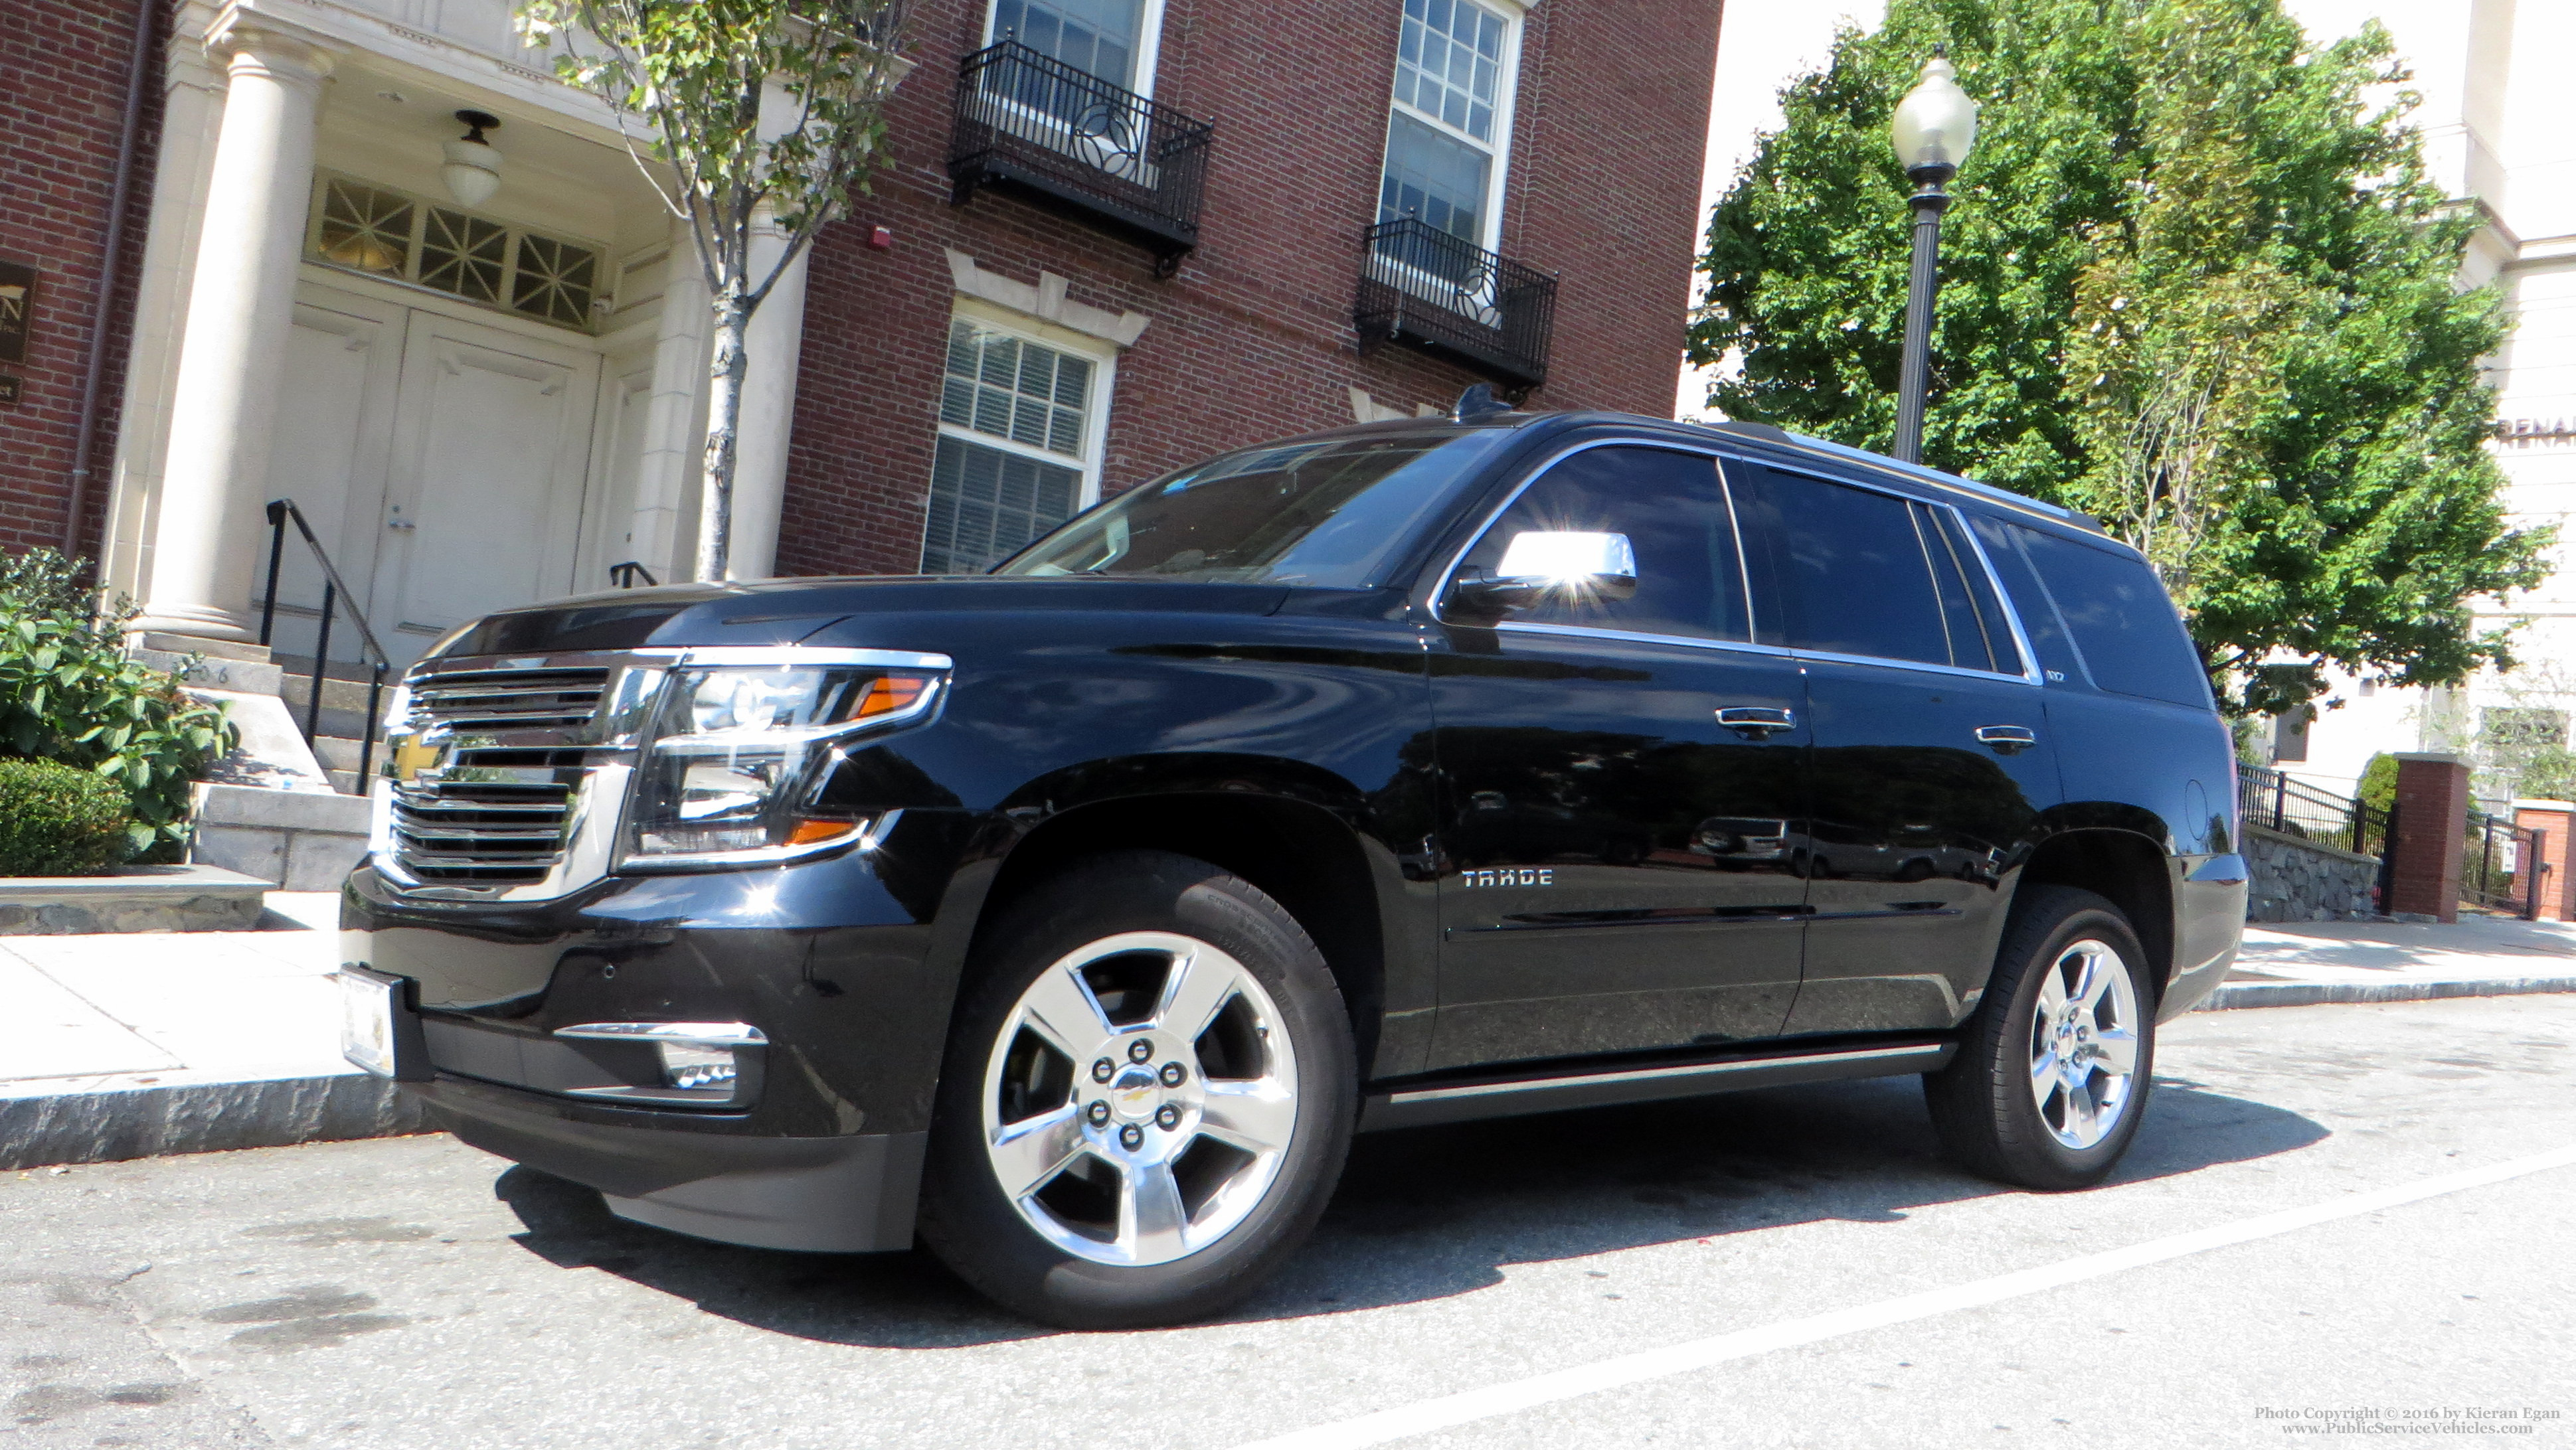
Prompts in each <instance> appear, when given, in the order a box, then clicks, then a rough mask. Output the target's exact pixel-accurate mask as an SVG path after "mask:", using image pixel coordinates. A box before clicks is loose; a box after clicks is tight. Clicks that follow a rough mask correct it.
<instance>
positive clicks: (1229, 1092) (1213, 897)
mask: <svg viewBox="0 0 2576 1450" xmlns="http://www.w3.org/2000/svg"><path fill="white" fill-rule="evenodd" d="M947 1061H948V1067H947V1070H946V1071H945V1072H944V1073H943V1075H942V1081H941V1084H940V1090H939V1101H938V1107H937V1112H936V1115H935V1117H934V1121H933V1124H932V1129H931V1161H930V1164H929V1172H928V1177H927V1180H926V1181H925V1183H924V1194H923V1199H924V1201H923V1220H922V1237H923V1238H924V1239H925V1240H926V1241H927V1242H928V1243H929V1244H930V1246H931V1248H932V1249H933V1251H935V1252H936V1253H938V1254H939V1256H940V1257H941V1258H942V1259H943V1260H945V1261H946V1262H947V1263H948V1264H949V1266H950V1267H951V1268H953V1269H955V1270H956V1271H957V1273H958V1274H959V1275H960V1276H961V1277H962V1278H964V1279H966V1280H967V1282H969V1283H971V1284H973V1285H974V1286H975V1287H976V1288H978V1289H980V1290H982V1291H983V1292H984V1293H986V1294H987V1295H989V1296H991V1297H992V1298H994V1299H996V1300H999V1301H1000V1302H1001V1303H1003V1304H1005V1305H1007V1306H1009V1307H1011V1308H1013V1309H1016V1310H1019V1311H1020V1312H1022V1313H1024V1314H1028V1315H1030V1316H1031V1317H1033V1318H1037V1319H1042V1320H1045V1321H1047V1322H1049V1323H1054V1324H1061V1325H1064V1326H1066V1327H1069V1328H1125V1327H1133V1326H1139V1325H1150V1324H1168V1323H1175V1322H1179V1321H1182V1320H1187V1319H1195V1318H1200V1317H1204V1316H1206V1315H1208V1314H1212V1313H1215V1312H1217V1311H1218V1310H1220V1309H1222V1308H1224V1307H1225V1306H1226V1305H1228V1304H1230V1303H1232V1302H1234V1301H1235V1300H1237V1299H1239V1298H1241V1297H1242V1296H1243V1295H1245V1294H1247V1293H1249V1292H1251V1291H1252V1289H1253V1288H1254V1287H1255V1286H1256V1285H1257V1284H1258V1283H1259V1282H1260V1281H1261V1279H1262V1278H1263V1277H1265V1276H1266V1275H1267V1274H1268V1273H1270V1272H1271V1271H1272V1270H1273V1269H1275V1268H1276V1267H1277V1266H1278V1264H1279V1262H1280V1261H1281V1260H1282V1259H1284V1258H1285V1257H1286V1255H1287V1254H1288V1253H1290V1252H1291V1251H1293V1250H1294V1249H1295V1248H1296V1246H1297V1244H1298V1242H1299V1241H1301V1240H1302V1239H1303V1238H1304V1237H1305V1235H1306V1233H1307V1231H1308V1230H1309V1229H1310V1228H1311V1227H1312V1226H1313V1224H1314V1221H1315V1219H1316V1217H1317V1216H1318V1215H1319V1214H1320V1213H1321V1212H1322V1210H1323V1206H1324V1202H1325V1199H1326V1198H1327V1197H1328V1196H1329V1195H1330V1194H1331V1191H1332V1187H1333V1184H1334V1182H1335V1181H1336V1180H1337V1179H1338V1178H1339V1176H1340V1172H1341V1163H1342V1158H1343V1155H1344V1153H1345V1152H1346V1151H1347V1149H1348V1146H1349V1138H1350V1128H1351V1118H1352V1115H1353V1110H1354V1102H1355V1098H1356V1091H1355V1087H1354V1080H1355V1079H1354V1072H1355V1069H1354V1067H1353V1059H1352V1049H1351V1037H1350V1024H1349V1020H1348V1018H1347V1017H1346V1016H1345V1015H1344V1012H1343V1008H1342V1003H1341V998H1340V994H1339V992H1338V991H1337V990H1335V988H1334V985H1333V981H1332V978H1331V975H1330V973H1329V972H1328V971H1327V970H1326V968H1325V966H1324V963H1323V960H1322V958H1321V956H1320V955H1319V954H1318V953H1317V952H1316V950H1315V947H1314V944H1313V943H1312V942H1311V941H1310V940H1308V939H1307V937H1306V934H1305V932H1304V931H1303V930H1302V929H1300V928H1299V927H1298V925H1297V923H1296V921H1295V920H1294V919H1293V918H1291V917H1290V916H1289V915H1288V914H1287V913H1286V912H1285V911H1283V910H1281V909H1280V907H1279V905H1278V904H1277V903H1276V902H1274V901H1272V900H1271V899H1270V898H1269V897H1267V896H1265V895H1263V894H1262V893H1261V892H1260V891H1259V890H1257V889H1255V888H1254V887H1253V886H1251V885H1250V884H1249V883H1247V882H1245V881H1242V880H1240V879H1238V878H1236V877H1233V876H1230V875H1227V874H1226V873H1224V872H1223V871H1220V870H1218V869H1217V868H1216V867H1214V866H1211V865H1208V864H1207V863H1205V862H1201V861H1195V860H1191V859H1189V858H1186V857H1182V856H1176V855H1170V854H1167V853H1162V852H1125V853H1120V854H1118V855H1115V856H1107V857H1102V858H1099V859H1097V860H1095V861H1092V862H1088V863H1085V864H1084V865H1082V866H1079V867H1077V868H1075V869H1074V870H1072V871H1070V872H1068V873H1066V874H1065V875H1063V876H1060V877H1058V878H1056V879H1055V880H1053V881H1051V882H1048V883H1046V884H1045V885H1043V886H1041V887H1039V888H1037V889H1036V890H1035V891H1034V892H1032V893H1031V894H1030V895H1029V896H1028V897H1026V898H1024V899H1022V900H1021V901H1020V902H1019V903H1017V904H1016V905H1014V906H1013V907H1012V908H1011V909H1010V910H1009V912H1008V913H1007V914H1006V915H1005V916H1004V917H1003V918H1001V919H1000V920H999V921H997V922H996V923H995V924H994V926H993V927H992V928H991V929H990V930H988V931H987V933H986V934H985V937H984V939H983V945H982V946H980V947H979V951H978V960H977V961H976V963H975V964H974V977H973V985H972V986H971V987H970V989H969V992H968V997H967V1000H966V1001H964V1002H963V1003H961V1005H960V1010H959V1012H958V1015H957V1019H956V1022H955V1026H954V1028H953V1030H952V1032H951V1034H950V1040H949V1047H948V1059H947Z"/></svg>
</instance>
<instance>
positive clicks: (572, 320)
mask: <svg viewBox="0 0 2576 1450" xmlns="http://www.w3.org/2000/svg"><path fill="white" fill-rule="evenodd" d="M598 274H599V254H598V253H596V252H593V251H590V250H589V249H587V248H584V247H576V246H573V245H572V244H571V243H569V242H558V241H556V240H554V239H553V238H551V237H539V236H529V235H522V236H521V237H520V238H519V264H518V271H517V276H516V277H515V278H514V279H513V282H512V286H511V293H510V305H511V306H512V307H515V308H517V309H518V310H519V311H521V312H525V313H528V314H529V315H531V316H534V317H542V318H544V319H546V320H547V321H548V322H558V323H561V324H563V325H564V326H566V327H584V326H587V325H589V322H590V299H591V294H592V291H593V289H594V288H596V287H597V285H598Z"/></svg>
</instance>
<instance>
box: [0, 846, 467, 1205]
mask: <svg viewBox="0 0 2576 1450" xmlns="http://www.w3.org/2000/svg"><path fill="white" fill-rule="evenodd" d="M266 902H267V911H266V913H265V914H264V916H263V917H262V927H263V929H262V930H257V931H209V932H175V933H134V934H123V935H113V936H13V937H0V1022H5V1023H7V1024H8V1035H7V1037H6V1038H5V1039H0V1169H5V1168H25V1167H30V1166H35V1165H41V1164H53V1163H99V1162H109V1161H114V1160H118V1159H125V1158H145V1157H152V1156H155V1155H158V1154H163V1153H200V1152H209V1151H213V1150H217V1149H225V1148H268V1147H277V1146H281V1145H284V1144H288V1143H311V1142H322V1141H326V1140H330V1139H337V1138H372V1137H382V1136H385V1135H388V1134H393V1133H408V1132H418V1131H421V1129H420V1125H419V1121H418V1117H417V1114H416V1113H414V1112H412V1111H411V1110H410V1109H409V1108H408V1107H407V1106H406V1105H404V1104H403V1103H402V1102H401V1101H400V1100H399V1099H398V1098H396V1097H395V1095H394V1093H393V1091H392V1085H391V1084H389V1083H386V1082H383V1081H381V1080H379V1079H377V1078H373V1077H369V1076H367V1075H366V1074H365V1073H362V1072H360V1071H358V1070H357V1069H356V1068H354V1067H351V1066H350V1065H349V1064H348V1063H347V1062H345V1061H343V1060H342V1059H341V1057H340V999H339V992H338V989H337V988H336V986H335V985H334V984H333V983H332V981H331V974H332V972H333V971H335V970H336V969H337V968H338V966H339V955H340V954H339V929H338V921H337V913H338V910H339V902H340V898H339V893H337V892H330V891H315V892H289V891H272V892H270V893H268V896H267V898H266Z"/></svg>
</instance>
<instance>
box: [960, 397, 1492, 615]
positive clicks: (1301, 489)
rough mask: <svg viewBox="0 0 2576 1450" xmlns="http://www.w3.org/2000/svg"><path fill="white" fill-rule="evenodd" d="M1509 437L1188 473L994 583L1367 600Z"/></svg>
mask: <svg viewBox="0 0 2576 1450" xmlns="http://www.w3.org/2000/svg"><path fill="white" fill-rule="evenodd" d="M1511 431H1512V430H1510V429H1508V428H1478V429H1474V430H1472V431H1469V432H1447V431H1443V432H1437V433H1434V432H1427V431H1426V432H1418V433H1395V434H1379V435H1376V436H1361V437H1349V438H1326V439H1318V440H1314V441H1309V442H1302V443H1277V444H1272V445H1269V446H1267V447H1263V448H1252V449H1246V450H1245V451H1243V452H1241V453H1229V454H1226V455H1225V456H1223V457H1221V458H1217V459H1214V460H1211V461H1209V462H1206V463H1202V464H1199V465H1197V466H1196V467H1193V468H1185V469H1182V470H1181V471H1180V472H1178V473H1174V474H1169V475H1167V476H1165V477H1163V478H1160V479H1157V480H1155V481H1154V482H1152V483H1149V484H1146V485H1144V486H1142V487H1140V488H1135V489H1131V490H1129V491H1128V492H1126V493H1123V494H1120V495H1119V496H1118V497H1116V498H1114V499H1112V500H1110V501H1109V502H1107V503H1105V504H1102V505H1101V506H1100V507H1098V508H1095V509H1093V510H1091V511H1090V512H1089V513H1086V514H1083V515H1082V516H1081V517H1079V518H1076V519H1073V520H1072V521H1070V522H1068V523H1066V524H1065V525H1064V526H1063V527H1061V528H1059V529H1057V530H1056V531H1055V532H1054V533H1052V534H1049V535H1047V536H1046V537H1045V538H1043V539H1040V540H1038V541H1037V542H1036V543H1034V544H1031V545H1030V546H1029V547H1028V548H1027V549H1025V550H1023V551H1021V552H1020V553H1019V554H1017V555H1016V556H1014V557H1012V558H1010V559H1008V560H1006V561H1004V562H1003V563H1002V564H1001V565H1000V566H998V567H996V568H995V569H994V570H993V572H994V573H996V574H1023V575H1027V574H1035V575H1052V574H1114V575H1121V576H1126V577H1131V578H1133V577H1142V578H1151V579H1194V580H1204V581H1213V582H1219V583H1243V584H1302V585H1306V586H1309V587H1312V588H1319V589H1362V588H1368V587H1370V586H1372V585H1375V584H1378V583H1381V582H1383V580H1382V575H1383V572H1384V571H1385V570H1387V569H1389V568H1391V567H1393V566H1394V564H1395V562H1396V558H1397V556H1398V554H1399V553H1400V551H1401V550H1402V549H1403V548H1404V546H1405V544H1406V543H1407V542H1408V541H1410V540H1411V539H1412V537H1413V535H1414V533H1415V532H1416V530H1417V528H1418V527H1419V526H1420V525H1421V524H1422V523H1423V522H1424V521H1425V520H1426V519H1428V518H1431V517H1433V516H1435V515H1437V514H1439V513H1440V512H1441V511H1442V510H1444V509H1445V508H1446V506H1447V505H1448V504H1449V503H1450V502H1451V501H1452V500H1453V499H1454V498H1455V497H1456V496H1457V495H1458V493H1459V492H1460V491H1461V490H1462V489H1464V488H1465V487H1466V486H1467V483H1468V481H1469V480H1470V478H1471V477H1472V476H1473V475H1474V474H1475V473H1476V471H1477V466H1478V465H1479V464H1481V463H1483V462H1484V461H1485V460H1486V459H1488V458H1491V457H1492V456H1493V455H1494V453H1495V451H1496V450H1498V449H1499V448H1501V447H1502V445H1503V442H1504V440H1505V439H1507V438H1509V437H1510V436H1511Z"/></svg>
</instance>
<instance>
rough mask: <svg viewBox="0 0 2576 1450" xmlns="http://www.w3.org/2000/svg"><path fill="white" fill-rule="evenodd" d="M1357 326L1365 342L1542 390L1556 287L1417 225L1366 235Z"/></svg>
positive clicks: (1383, 227)
mask: <svg viewBox="0 0 2576 1450" xmlns="http://www.w3.org/2000/svg"><path fill="white" fill-rule="evenodd" d="M1361 257H1362V260H1361V263H1360V295H1359V306H1358V308H1357V311H1356V317H1355V320H1356V321H1357V322H1358V324H1359V331H1360V336H1361V337H1362V338H1364V339H1366V340H1368V341H1371V342H1401V343H1404V344H1406V345H1408V346H1412V347H1418V348H1421V349H1423V350H1424V351H1426V352H1433V353H1438V354H1440V355H1442V356H1445V357H1448V358H1451V359H1453V360H1454V361H1457V362H1462V363H1465V364H1466V365H1467V366H1469V367H1471V368H1474V369H1476V370H1477V371H1479V372H1482V373H1484V374H1486V375H1487V376H1489V377H1491V378H1493V379H1494V380H1496V381H1497V382H1501V383H1504V384H1507V385H1510V386H1513V387H1519V388H1534V387H1537V386H1538V385H1539V384H1541V383H1543V382H1546V381H1547V343H1548V333H1549V331H1550V329H1551V328H1553V327H1554V326H1555V323H1556V279H1555V278H1554V277H1551V276H1549V275H1547V274H1546V273H1544V272H1541V271H1539V270H1537V269H1536V268H1533V267H1524V266H1522V265H1521V264H1520V263H1518V262H1512V261H1506V260H1504V259H1503V258H1501V257H1498V256H1496V255H1494V254H1493V253H1491V252H1488V251H1486V250H1485V249H1484V248H1482V247H1480V246H1477V245H1476V244H1475V243H1473V242H1470V241H1468V240H1467V239H1466V238H1464V237H1459V236H1453V235H1451V234H1450V233H1448V232H1444V231H1442V230H1440V229H1439V228H1437V227H1434V226H1432V225H1430V224H1428V223H1426V222H1424V221H1421V220H1420V219H1418V218H1415V217H1403V218H1399V219H1398V220H1395V221H1391V222H1380V223H1378V224H1377V225H1376V226H1373V227H1371V228H1369V229H1368V242H1367V247H1366V249H1365V250H1364V251H1363V252H1362V253H1361Z"/></svg>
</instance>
